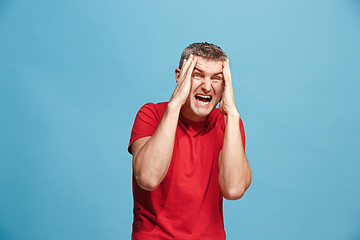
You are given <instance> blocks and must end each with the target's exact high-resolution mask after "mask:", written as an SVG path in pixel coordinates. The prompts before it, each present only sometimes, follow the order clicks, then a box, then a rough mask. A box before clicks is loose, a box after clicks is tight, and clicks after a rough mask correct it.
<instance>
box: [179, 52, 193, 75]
mask: <svg viewBox="0 0 360 240" xmlns="http://www.w3.org/2000/svg"><path fill="white" fill-rule="evenodd" d="M193 58H194V55H192V54H190V56H189V57H188V58H187V59H185V60H184V62H183V65H182V67H181V72H184V73H185V72H186V70H187V69H188V68H189V65H190V63H191V61H192V60H193ZM184 73H183V74H184Z"/></svg>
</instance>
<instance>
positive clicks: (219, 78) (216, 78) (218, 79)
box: [213, 76, 222, 82]
mask: <svg viewBox="0 0 360 240" xmlns="http://www.w3.org/2000/svg"><path fill="white" fill-rule="evenodd" d="M213 80H214V81H216V82H218V81H222V78H221V77H219V76H216V77H214V78H213Z"/></svg>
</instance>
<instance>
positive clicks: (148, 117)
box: [128, 103, 161, 154]
mask: <svg viewBox="0 0 360 240" xmlns="http://www.w3.org/2000/svg"><path fill="white" fill-rule="evenodd" d="M160 120H161V117H159V114H158V111H157V109H156V107H155V104H153V103H147V104H145V105H144V106H142V107H141V108H140V110H139V112H138V113H137V115H136V118H135V121H134V125H133V128H132V131H131V135H130V141H129V146H128V152H129V153H130V154H132V153H131V145H132V144H133V143H134V142H135V141H136V140H137V139H139V138H143V137H149V136H152V135H153V134H154V132H155V130H156V128H157V126H158V125H159V122H160Z"/></svg>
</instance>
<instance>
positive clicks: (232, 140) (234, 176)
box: [219, 113, 251, 200]
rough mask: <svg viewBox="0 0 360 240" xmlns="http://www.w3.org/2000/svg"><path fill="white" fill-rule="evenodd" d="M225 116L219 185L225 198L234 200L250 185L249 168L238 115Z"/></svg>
mask: <svg viewBox="0 0 360 240" xmlns="http://www.w3.org/2000/svg"><path fill="white" fill-rule="evenodd" d="M225 118H226V119H225V120H226V122H225V133H224V142H223V148H222V150H221V152H220V156H219V187H220V191H221V193H222V194H223V196H224V197H225V198H226V199H229V200H235V199H239V198H241V197H242V196H243V194H244V193H245V191H246V189H247V188H248V187H249V186H250V182H251V170H250V166H249V163H248V161H247V158H246V155H245V151H244V148H243V142H242V138H241V132H240V126H239V121H240V115H239V114H238V113H235V114H232V115H230V114H229V115H228V116H226V117H225Z"/></svg>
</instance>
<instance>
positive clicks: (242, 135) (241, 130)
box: [240, 118, 245, 151]
mask: <svg viewBox="0 0 360 240" xmlns="http://www.w3.org/2000/svg"><path fill="white" fill-rule="evenodd" d="M240 133H241V140H242V142H243V147H244V151H245V129H244V124H243V121H242V120H241V118H240Z"/></svg>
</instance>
